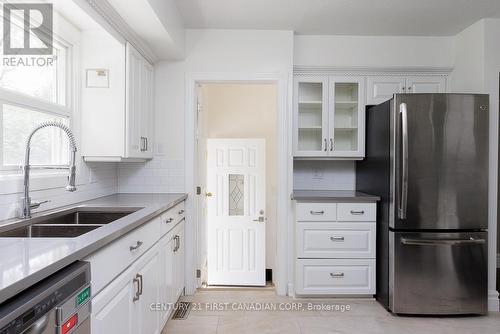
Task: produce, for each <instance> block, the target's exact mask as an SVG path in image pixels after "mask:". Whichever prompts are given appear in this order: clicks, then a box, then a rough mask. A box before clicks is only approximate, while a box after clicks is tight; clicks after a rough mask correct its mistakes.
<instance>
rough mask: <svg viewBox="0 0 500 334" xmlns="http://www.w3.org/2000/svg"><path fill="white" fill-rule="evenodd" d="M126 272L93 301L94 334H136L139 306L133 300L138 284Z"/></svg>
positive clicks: (128, 272)
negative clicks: (135, 323) (135, 322)
mask: <svg viewBox="0 0 500 334" xmlns="http://www.w3.org/2000/svg"><path fill="white" fill-rule="evenodd" d="M132 277H133V275H132V274H131V272H130V271H126V272H125V273H123V274H122V275H120V276H118V277H117V278H116V279H115V280H114V281H113V282H111V284H109V285H108V286H107V287H106V288H104V289H103V290H102V291H101V292H100V293H99V294H98V295H97V296H95V297H94V298H93V299H92V333H107V334H114V333H116V334H135V333H137V332H136V331H135V330H134V323H133V321H134V319H135V313H136V311H137V305H135V304H134V302H133V298H134V296H135V295H136V292H137V289H138V284H134V282H133V281H132Z"/></svg>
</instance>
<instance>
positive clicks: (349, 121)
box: [328, 77, 365, 158]
mask: <svg viewBox="0 0 500 334" xmlns="http://www.w3.org/2000/svg"><path fill="white" fill-rule="evenodd" d="M364 101H365V81H364V78H363V77H330V84H329V102H330V103H329V110H330V116H329V136H328V155H329V156H331V157H338V158H362V157H363V156H364V142H365V141H364V129H365V102H364Z"/></svg>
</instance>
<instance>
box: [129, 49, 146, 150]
mask: <svg viewBox="0 0 500 334" xmlns="http://www.w3.org/2000/svg"><path fill="white" fill-rule="evenodd" d="M126 52H127V56H126V64H127V66H126V71H127V77H126V103H125V110H126V112H125V129H126V130H125V133H126V136H125V137H126V144H125V157H126V158H141V157H142V151H143V150H144V139H143V138H141V109H142V89H141V80H142V78H141V77H142V75H143V69H142V68H143V60H142V55H141V54H140V53H139V52H138V51H137V50H136V49H135V48H134V47H133V46H132V45H130V44H129V43H127V48H126Z"/></svg>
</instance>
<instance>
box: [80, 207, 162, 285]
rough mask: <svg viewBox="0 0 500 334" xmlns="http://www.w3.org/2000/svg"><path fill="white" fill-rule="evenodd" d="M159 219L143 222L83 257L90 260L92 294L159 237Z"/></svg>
mask: <svg viewBox="0 0 500 334" xmlns="http://www.w3.org/2000/svg"><path fill="white" fill-rule="evenodd" d="M160 221H161V219H160V217H157V218H155V219H153V220H151V221H149V222H147V223H145V224H144V225H143V226H141V227H138V228H136V229H135V230H133V231H131V232H129V233H128V234H126V235H125V236H123V237H122V238H120V239H118V240H116V241H114V242H113V243H111V244H110V245H108V246H106V247H104V248H102V249H100V250H99V251H97V252H96V253H94V254H91V255H90V256H89V257H88V258H86V259H85V260H86V261H89V262H90V268H91V272H92V290H93V292H94V294H97V293H99V291H101V290H102V289H103V288H104V287H105V286H106V285H107V284H108V283H109V282H111V281H112V280H113V279H114V278H115V277H116V276H118V275H119V274H120V273H121V272H122V271H123V270H125V269H126V268H127V267H128V266H129V265H130V264H132V263H133V262H134V261H135V260H136V259H137V258H139V256H141V255H142V254H144V252H146V251H147V250H148V249H149V248H151V246H153V244H154V243H155V242H156V241H158V240H159V239H160V235H159V232H160Z"/></svg>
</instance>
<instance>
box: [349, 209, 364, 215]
mask: <svg viewBox="0 0 500 334" xmlns="http://www.w3.org/2000/svg"><path fill="white" fill-rule="evenodd" d="M364 214H365V212H364V211H363V210H361V211H354V210H351V215H364Z"/></svg>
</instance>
